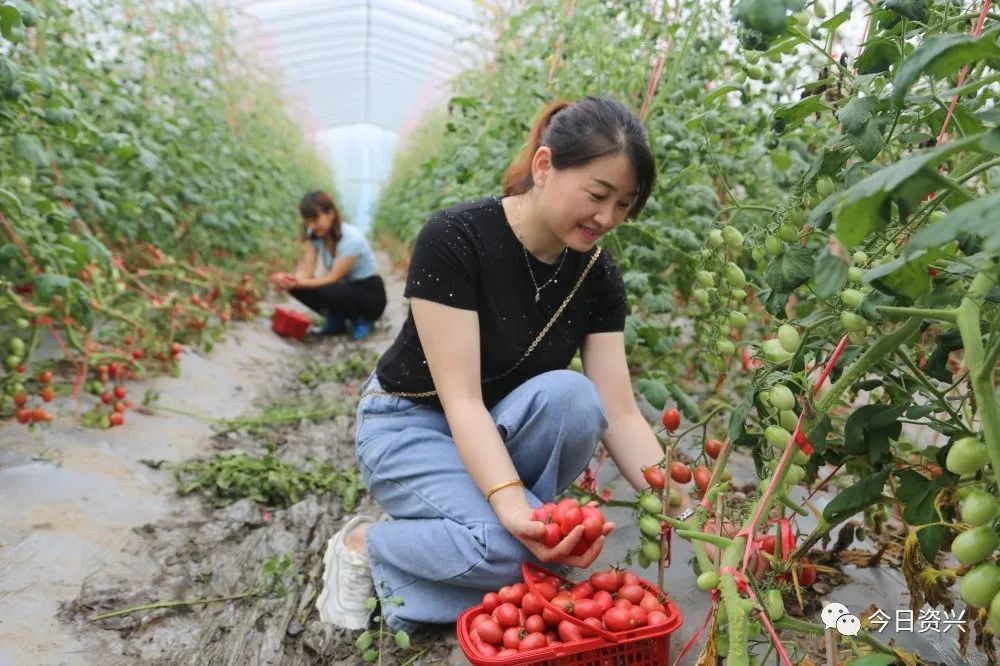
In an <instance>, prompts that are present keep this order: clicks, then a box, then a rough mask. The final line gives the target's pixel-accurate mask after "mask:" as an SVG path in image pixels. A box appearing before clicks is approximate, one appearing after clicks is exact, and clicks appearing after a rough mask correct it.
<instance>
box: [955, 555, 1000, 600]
mask: <svg viewBox="0 0 1000 666" xmlns="http://www.w3.org/2000/svg"><path fill="white" fill-rule="evenodd" d="M997 592H1000V566H997V565H996V564H994V563H993V562H986V563H985V564H980V565H979V566H978V567H976V568H975V569H973V570H972V571H970V572H969V573H967V574H965V576H963V577H962V582H961V584H960V585H959V586H958V593H959V595H961V597H962V600H963V601H964V602H965V603H967V604H970V605H972V606H975V607H977V608H986V607H987V606H990V607H992V606H993V603H992V602H993V597H995V596H996V595H997Z"/></svg>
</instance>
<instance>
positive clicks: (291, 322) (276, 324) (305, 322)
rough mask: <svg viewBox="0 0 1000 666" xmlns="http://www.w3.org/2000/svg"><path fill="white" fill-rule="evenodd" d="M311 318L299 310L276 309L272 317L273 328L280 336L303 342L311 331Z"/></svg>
mask: <svg viewBox="0 0 1000 666" xmlns="http://www.w3.org/2000/svg"><path fill="white" fill-rule="evenodd" d="M310 323H311V322H310V320H309V316H308V315H306V314H303V313H302V312H299V311H298V310H287V309H285V308H275V309H274V315H273V316H272V317H271V328H272V329H274V332H275V333H277V334H278V335H283V336H285V337H289V338H295V339H296V340H301V339H303V338H304V337H306V332H307V331H308V330H309V324H310Z"/></svg>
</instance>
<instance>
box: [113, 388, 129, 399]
mask: <svg viewBox="0 0 1000 666" xmlns="http://www.w3.org/2000/svg"><path fill="white" fill-rule="evenodd" d="M126 395H128V391H126V390H125V387H124V386H116V387H115V397H116V398H118V399H119V400H124V399H125V396H126Z"/></svg>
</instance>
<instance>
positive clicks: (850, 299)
mask: <svg viewBox="0 0 1000 666" xmlns="http://www.w3.org/2000/svg"><path fill="white" fill-rule="evenodd" d="M840 300H841V301H843V302H844V305H846V306H847V307H849V308H856V307H858V306H859V305H861V301H863V300H865V295H864V294H863V293H861V292H860V291H858V290H857V289H845V290H844V291H842V292H840Z"/></svg>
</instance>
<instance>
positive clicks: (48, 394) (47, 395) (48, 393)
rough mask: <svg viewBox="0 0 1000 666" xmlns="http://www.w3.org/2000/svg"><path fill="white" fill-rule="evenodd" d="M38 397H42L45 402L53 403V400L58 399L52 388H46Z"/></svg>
mask: <svg viewBox="0 0 1000 666" xmlns="http://www.w3.org/2000/svg"><path fill="white" fill-rule="evenodd" d="M38 395H40V396H41V397H42V400H43V401H45V402H52V399H53V398H54V397H56V392H55V391H53V390H52V387H51V386H46V387H45V388H43V389H42V390H41V392H40V393H39V394H38Z"/></svg>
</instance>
